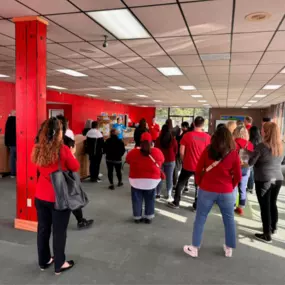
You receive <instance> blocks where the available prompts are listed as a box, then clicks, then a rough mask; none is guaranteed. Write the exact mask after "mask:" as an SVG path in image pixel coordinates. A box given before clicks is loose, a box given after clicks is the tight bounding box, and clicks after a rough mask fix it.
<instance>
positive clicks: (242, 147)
mask: <svg viewBox="0 0 285 285" xmlns="http://www.w3.org/2000/svg"><path fill="white" fill-rule="evenodd" d="M233 137H234V139H235V143H236V151H237V153H238V154H239V156H240V160H241V171H242V179H241V181H240V183H239V185H238V192H239V205H238V207H237V208H236V213H237V214H239V215H243V208H244V207H245V204H246V188H247V183H248V179H249V175H250V168H249V164H248V161H249V159H250V155H251V154H252V153H253V151H254V146H253V144H252V143H251V142H250V141H249V133H248V131H247V129H246V127H244V126H240V127H237V128H236V129H235V130H234V133H233Z"/></svg>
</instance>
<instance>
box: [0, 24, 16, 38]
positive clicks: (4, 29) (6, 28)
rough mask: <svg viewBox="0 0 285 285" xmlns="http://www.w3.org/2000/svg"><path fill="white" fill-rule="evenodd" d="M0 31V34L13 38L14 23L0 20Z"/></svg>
mask: <svg viewBox="0 0 285 285" xmlns="http://www.w3.org/2000/svg"><path fill="white" fill-rule="evenodd" d="M0 32H1V34H4V35H7V36H9V37H12V38H15V24H14V23H12V22H10V21H7V20H0Z"/></svg>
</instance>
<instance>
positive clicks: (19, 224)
mask: <svg viewBox="0 0 285 285" xmlns="http://www.w3.org/2000/svg"><path fill="white" fill-rule="evenodd" d="M14 226H15V229H18V230H24V231H29V232H35V233H36V232H37V230H38V222H33V221H28V220H22V219H15V220H14Z"/></svg>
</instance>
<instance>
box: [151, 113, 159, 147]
mask: <svg viewBox="0 0 285 285" xmlns="http://www.w3.org/2000/svg"><path fill="white" fill-rule="evenodd" d="M149 132H150V134H151V137H152V141H153V142H155V141H156V140H157V138H158V136H159V132H160V127H159V125H158V124H157V123H156V120H155V118H153V119H152V124H151V125H150V128H149Z"/></svg>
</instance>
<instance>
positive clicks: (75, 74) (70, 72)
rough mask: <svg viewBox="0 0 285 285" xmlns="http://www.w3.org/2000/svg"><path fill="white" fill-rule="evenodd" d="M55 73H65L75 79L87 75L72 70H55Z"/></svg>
mask: <svg viewBox="0 0 285 285" xmlns="http://www.w3.org/2000/svg"><path fill="white" fill-rule="evenodd" d="M56 71H58V72H61V73H65V74H67V75H71V76H75V77H86V76H88V75H86V74H83V73H81V72H78V71H75V70H72V69H57V70H56Z"/></svg>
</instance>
